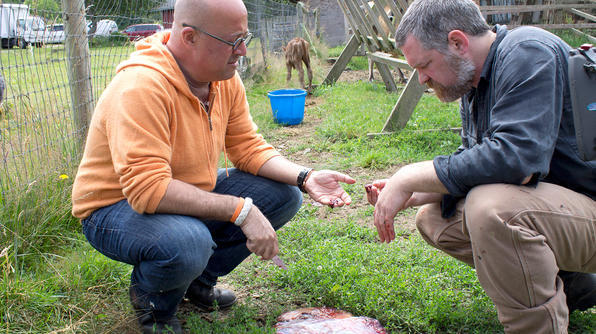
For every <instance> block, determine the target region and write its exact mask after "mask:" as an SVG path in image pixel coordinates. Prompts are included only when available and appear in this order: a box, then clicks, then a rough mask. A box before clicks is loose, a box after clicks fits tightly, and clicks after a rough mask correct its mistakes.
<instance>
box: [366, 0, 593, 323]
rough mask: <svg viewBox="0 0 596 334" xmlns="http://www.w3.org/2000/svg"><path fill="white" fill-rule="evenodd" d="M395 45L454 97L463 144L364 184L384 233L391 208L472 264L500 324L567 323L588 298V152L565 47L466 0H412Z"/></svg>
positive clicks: (390, 234)
mask: <svg viewBox="0 0 596 334" xmlns="http://www.w3.org/2000/svg"><path fill="white" fill-rule="evenodd" d="M395 39H396V44H397V46H398V47H400V49H401V50H402V52H403V54H404V55H405V57H406V60H407V62H408V63H409V64H410V66H412V68H414V69H416V70H417V71H418V75H419V81H420V82H421V83H422V84H427V85H428V86H429V87H431V88H433V89H434V91H435V93H436V94H437V96H438V97H439V98H440V99H441V100H442V101H454V100H456V99H458V98H461V103H460V112H461V118H462V123H463V124H462V145H461V146H460V148H459V149H458V150H457V151H456V152H454V153H453V154H451V155H446V156H437V157H435V158H434V159H433V160H432V161H424V162H419V163H415V164H411V165H408V166H405V167H403V168H401V169H400V170H398V171H397V172H396V173H395V174H394V175H393V176H392V177H391V178H390V179H387V180H377V181H375V182H374V183H373V184H372V185H371V186H369V187H367V191H368V200H369V202H370V203H371V204H373V205H375V210H374V221H375V226H376V228H377V230H378V232H379V237H380V239H381V241H383V242H390V241H391V240H393V239H394V238H395V233H394V231H393V221H394V217H395V215H396V214H397V212H398V211H400V210H403V209H405V208H407V207H411V206H421V208H420V209H419V211H418V214H417V216H416V224H417V227H418V229H419V231H420V233H421V235H422V237H423V238H424V239H425V240H426V241H427V242H428V243H429V244H431V245H432V246H434V247H436V248H438V249H440V250H442V251H444V252H446V253H447V254H449V255H451V256H453V257H455V258H457V259H459V260H461V261H463V262H465V263H467V264H469V265H471V266H473V267H474V268H475V269H476V273H477V275H478V279H479V281H480V284H481V285H482V287H483V289H484V290H485V292H486V293H487V295H488V296H489V297H490V298H491V299H492V301H493V302H494V304H495V306H496V308H497V312H498V315H499V320H500V321H501V323H502V324H503V326H504V329H505V332H507V333H566V332H567V326H568V321H569V320H568V318H569V317H568V315H569V312H571V311H573V310H575V309H579V310H585V309H587V308H590V307H592V306H593V305H594V304H596V275H595V274H591V273H595V272H596V256H595V255H596V233H595V230H596V202H595V199H596V161H583V160H582V159H581V158H580V155H579V152H578V148H577V142H576V139H575V129H574V125H573V116H572V110H571V101H570V93H569V88H568V81H569V79H568V73H567V57H568V52H569V50H570V49H571V48H570V47H569V46H568V45H567V44H565V43H564V42H563V41H562V40H561V39H560V38H558V37H556V36H555V35H553V34H550V33H548V32H546V31H544V30H541V29H537V28H533V27H521V28H517V29H514V30H508V29H507V28H506V27H504V26H496V27H495V28H493V29H491V28H490V27H489V26H488V25H487V24H486V22H485V21H484V19H483V17H482V14H481V13H480V10H479V9H478V7H477V6H476V5H475V4H474V2H473V1H471V0H444V1H432V0H417V1H415V2H414V3H412V4H411V5H410V7H409V8H408V10H407V12H406V13H405V15H404V16H403V18H402V20H401V22H400V25H399V28H398V30H397V32H396V38H395Z"/></svg>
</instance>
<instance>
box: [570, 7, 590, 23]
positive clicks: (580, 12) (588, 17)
mask: <svg viewBox="0 0 596 334" xmlns="http://www.w3.org/2000/svg"><path fill="white" fill-rule="evenodd" d="M568 11H569V12H571V13H573V14H575V15H577V16H581V17H583V18H585V19H588V20H590V21H592V22H596V16H594V15H590V14H588V13H585V12H582V11H580V10H577V9H575V8H571V9H568Z"/></svg>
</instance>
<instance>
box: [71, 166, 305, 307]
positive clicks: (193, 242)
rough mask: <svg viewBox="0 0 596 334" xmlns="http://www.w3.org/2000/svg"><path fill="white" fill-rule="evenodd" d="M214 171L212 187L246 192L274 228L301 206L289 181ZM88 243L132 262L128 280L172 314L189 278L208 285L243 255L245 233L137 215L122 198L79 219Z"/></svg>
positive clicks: (182, 218) (227, 225)
mask: <svg viewBox="0 0 596 334" xmlns="http://www.w3.org/2000/svg"><path fill="white" fill-rule="evenodd" d="M228 170H229V177H227V176H226V173H225V170H223V169H220V170H219V171H218V178H217V183H216V186H215V189H214V190H213V192H215V193H219V194H228V195H234V196H239V197H250V198H252V199H253V201H254V205H256V206H257V207H258V208H259V209H260V210H261V212H262V213H263V214H264V215H265V217H267V219H268V220H269V221H270V222H271V225H272V226H273V228H275V229H276V230H277V229H279V228H280V227H282V226H283V225H284V224H285V223H287V222H288V221H289V220H290V219H292V217H294V215H295V214H296V212H297V211H298V209H299V208H300V206H301V205H302V194H301V193H300V191H299V190H298V188H297V187H295V186H290V185H287V184H282V183H279V182H276V181H272V180H269V179H266V178H263V177H259V176H254V175H252V174H248V173H245V172H242V171H240V170H238V169H235V168H230V169H228ZM82 225H83V233H84V234H85V237H86V238H87V240H88V241H89V243H90V244H91V245H92V246H93V247H94V248H95V249H97V250H98V251H99V252H101V253H102V254H104V255H105V256H107V257H109V258H111V259H114V260H116V261H121V262H125V263H128V264H131V265H133V266H134V269H133V271H132V275H131V285H132V286H133V287H134V288H135V290H136V292H137V294H142V295H144V296H148V298H149V301H150V303H151V304H152V308H153V310H154V311H155V312H161V314H162V316H164V317H166V318H167V317H169V316H172V315H173V314H174V313H175V312H176V309H177V306H178V303H179V302H180V301H181V300H182V298H183V297H184V294H185V293H186V290H187V288H188V286H189V285H190V283H191V282H193V281H194V280H197V281H198V282H201V283H202V284H204V285H211V286H214V285H215V284H216V282H217V278H218V277H220V276H224V275H226V274H228V273H230V272H231V271H232V270H234V268H236V267H237V266H238V265H239V264H240V263H241V262H242V261H243V260H244V259H245V258H246V257H248V255H250V251H249V250H248V249H247V248H246V237H245V235H244V233H243V232H242V230H241V229H240V228H239V227H237V226H235V225H234V224H232V223H230V222H221V221H208V220H201V219H198V218H195V217H190V216H183V215H173V214H139V213H137V212H135V211H133V210H132V208H131V207H130V205H129V204H128V203H127V201H126V200H122V201H120V202H117V203H115V204H112V205H109V206H106V207H103V208H101V209H98V210H96V211H94V212H93V213H92V214H91V215H90V216H89V217H87V218H86V219H84V220H83V221H82Z"/></svg>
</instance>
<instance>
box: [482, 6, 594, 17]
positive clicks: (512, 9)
mask: <svg viewBox="0 0 596 334" xmlns="http://www.w3.org/2000/svg"><path fill="white" fill-rule="evenodd" d="M569 8H576V9H578V8H589V9H594V8H596V6H595V5H593V4H552V5H527V6H480V11H481V12H482V14H485V15H491V14H507V13H525V12H536V11H544V10H553V9H569Z"/></svg>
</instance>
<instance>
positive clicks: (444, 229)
mask: <svg viewBox="0 0 596 334" xmlns="http://www.w3.org/2000/svg"><path fill="white" fill-rule="evenodd" d="M416 225H417V227H418V230H419V231H420V233H421V234H422V237H423V238H424V239H425V240H426V241H427V242H428V243H429V244H430V245H432V246H433V247H436V248H438V249H440V250H442V251H444V252H446V253H447V254H449V255H451V256H453V257H455V258H456V259H458V260H461V261H463V262H465V263H467V264H469V265H471V266H473V267H475V268H476V274H477V275H478V280H479V281H480V284H481V285H482V288H483V289H484V291H485V292H486V294H487V295H488V296H489V297H490V298H491V299H492V301H493V302H494V304H495V306H496V308H497V312H498V315H499V320H500V321H501V324H503V326H504V328H505V332H506V333H524V334H526V333H567V325H568V322H569V320H568V319H569V311H568V309H567V305H566V302H565V294H564V292H563V284H562V281H561V279H560V278H559V277H558V276H557V272H558V271H559V269H561V270H566V271H575V272H596V202H595V201H593V200H592V199H590V198H589V197H587V196H584V195H582V194H579V193H576V192H573V191H571V190H569V189H566V188H563V187H560V186H557V185H554V184H550V183H544V182H541V183H539V184H538V186H537V187H536V188H532V187H526V186H515V185H506V184H491V185H483V186H478V187H475V188H474V189H472V191H470V192H469V193H468V195H467V197H466V198H465V200H461V201H460V202H459V203H458V207H457V212H456V214H455V215H454V216H453V217H451V218H449V219H444V218H442V217H441V209H440V206H439V204H427V205H424V206H422V207H421V208H420V209H419V210H418V214H417V215H416Z"/></svg>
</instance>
